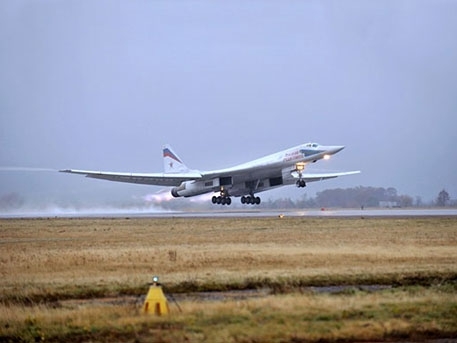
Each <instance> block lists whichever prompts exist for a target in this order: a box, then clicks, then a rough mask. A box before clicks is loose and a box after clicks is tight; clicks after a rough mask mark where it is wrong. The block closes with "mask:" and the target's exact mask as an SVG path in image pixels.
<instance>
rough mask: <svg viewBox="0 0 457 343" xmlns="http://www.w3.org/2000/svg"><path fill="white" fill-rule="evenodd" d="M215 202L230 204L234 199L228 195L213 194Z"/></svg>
mask: <svg viewBox="0 0 457 343" xmlns="http://www.w3.org/2000/svg"><path fill="white" fill-rule="evenodd" d="M211 201H212V202H213V204H218V205H230V204H231V203H232V199H231V198H230V197H228V196H218V197H217V196H213V198H212V199H211Z"/></svg>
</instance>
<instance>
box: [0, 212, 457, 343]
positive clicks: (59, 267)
mask: <svg viewBox="0 0 457 343" xmlns="http://www.w3.org/2000/svg"><path fill="white" fill-rule="evenodd" d="M152 275H159V276H160V277H161V281H162V282H163V283H164V289H165V291H166V292H167V293H174V294H177V293H182V292H197V291H202V290H205V291H216V290H219V291H220V290H233V289H238V290H241V289H247V288H258V289H260V288H262V289H267V292H268V293H269V295H267V296H263V297H255V298H246V299H241V300H240V299H233V300H230V299H226V300H224V301H196V300H195V299H191V298H189V299H188V300H186V298H185V297H184V298H183V299H184V300H180V305H181V307H182V309H183V312H182V313H181V312H179V311H178V310H177V308H176V307H174V306H173V304H170V306H171V309H172V313H171V315H170V316H167V317H160V318H159V317H153V316H152V317H151V316H147V315H142V314H140V313H139V309H140V306H139V305H138V303H137V302H136V301H135V296H140V295H144V294H145V293H146V292H147V288H148V286H147V283H148V282H149V281H150V280H151V277H152ZM0 276H1V278H0V289H1V293H0V341H12V342H16V341H63V340H66V341H78V342H86V341H87V342H95V341H103V342H112V341H124V342H181V341H182V342H184V341H191V342H203V341H205V342H219V341H220V342H264V341H267V342H268V341H273V342H301V341H354V340H357V341H373V340H374V341H381V340H405V339H408V340H423V339H428V338H443V337H444V338H451V337H456V336H457V284H456V283H457V281H456V280H457V218H455V217H424V218H366V219H362V218H309V217H306V218H287V217H285V218H281V219H280V218H217V219H212V218H200V219H195V218H194V219H192V218H130V219H129V218H106V219H91V218H89V219H83V218H79V219H59V218H56V219H3V220H0ZM362 284H363V285H392V286H393V287H392V288H388V289H383V290H382V291H377V292H370V291H362V290H359V289H358V288H357V286H358V285H362ZM329 285H353V286H354V287H353V288H350V289H349V290H348V289H347V288H345V289H344V291H342V292H338V293H336V294H328V293H320V292H314V291H312V290H310V289H309V288H307V287H308V286H329ZM94 298H96V299H98V300H99V301H83V300H85V299H86V300H88V299H94ZM103 299H105V301H102V300H103ZM119 299H129V300H124V301H120V300H119ZM132 299H133V300H132ZM68 300H74V301H68Z"/></svg>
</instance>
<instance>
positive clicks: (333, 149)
mask: <svg viewBox="0 0 457 343" xmlns="http://www.w3.org/2000/svg"><path fill="white" fill-rule="evenodd" d="M343 149H344V145H336V146H331V147H330V149H328V152H327V153H328V154H330V155H333V154H336V153H337V152H340V151H341V150H343Z"/></svg>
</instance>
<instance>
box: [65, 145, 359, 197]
mask: <svg viewBox="0 0 457 343" xmlns="http://www.w3.org/2000/svg"><path fill="white" fill-rule="evenodd" d="M343 149H344V146H323V145H319V144H317V143H306V144H301V145H298V146H296V147H293V148H289V149H286V150H283V151H280V152H277V153H274V154H271V155H268V156H265V157H262V158H259V159H256V160H253V161H250V162H247V163H243V164H240V165H237V166H234V167H231V168H225V169H220V170H212V171H199V170H191V169H189V168H188V167H187V166H186V165H185V164H184V162H183V161H182V159H181V158H180V157H179V156H178V155H177V154H176V153H175V152H174V151H173V149H172V148H171V146H170V145H168V144H167V145H165V146H164V147H163V163H164V172H163V173H119V172H104V171H90V170H76V169H65V170H60V172H63V173H71V174H81V175H85V176H86V177H90V178H94V179H102V180H109V181H118V182H127V183H138V184H146V185H155V186H169V187H172V189H171V194H172V195H173V196H174V197H192V196H196V195H200V194H205V193H216V194H217V193H218V195H214V196H213V197H212V202H213V204H222V205H230V204H231V203H232V199H231V197H241V203H242V204H257V205H258V204H260V201H261V200H260V198H259V197H258V196H255V194H256V193H260V192H263V191H267V190H270V189H273V188H277V187H281V186H286V185H293V184H295V185H296V186H297V187H300V188H302V187H305V186H306V183H307V182H314V181H321V180H326V179H331V178H335V177H338V176H345V175H352V174H358V173H360V171H350V172H341V173H305V172H304V170H305V168H306V166H307V165H308V164H310V163H314V162H317V161H318V160H321V159H328V158H329V157H330V156H331V155H334V154H336V153H337V152H339V151H341V150H343Z"/></svg>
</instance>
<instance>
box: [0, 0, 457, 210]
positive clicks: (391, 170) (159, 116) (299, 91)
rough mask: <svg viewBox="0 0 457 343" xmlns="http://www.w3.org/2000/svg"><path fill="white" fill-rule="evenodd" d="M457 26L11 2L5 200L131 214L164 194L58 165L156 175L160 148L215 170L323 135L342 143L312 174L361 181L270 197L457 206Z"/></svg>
mask: <svg viewBox="0 0 457 343" xmlns="http://www.w3.org/2000/svg"><path fill="white" fill-rule="evenodd" d="M456 32H457V2H455V1H449V0H442V1H441V0H437V1H421V0H417V1H401V0H400V1H363V0H360V1H312V0H311V1H269V0H263V1H255V0H254V1H241V0H240V1H209V0H208V1H206V0H202V1H161V0H159V1H144V0H141V1H140V0H138V1H115V0H109V1H108V0H107V1H89V0H87V1H84V0H82V1H80V0H78V1H73V0H65V1H60V0H46V1H44V0H37V1H23V0H4V1H2V2H0V51H1V53H0V75H1V77H0V167H1V168H0V197H1V196H4V195H8V194H19V195H20V196H21V197H22V198H23V199H25V201H26V202H27V203H33V206H35V208H38V209H39V208H42V206H47V205H48V204H55V203H59V204H71V206H73V207H75V206H76V207H77V206H79V205H74V204H85V205H87V206H92V205H91V204H93V206H100V204H108V205H109V206H118V205H120V204H126V203H127V204H128V203H130V202H137V201H138V199H146V198H147V197H148V196H150V195H151V194H155V193H156V192H159V191H161V188H160V187H149V186H144V185H143V186H140V185H128V184H121V183H114V182H107V181H101V180H90V179H85V178H84V177H81V176H76V175H67V174H61V173H57V172H56V171H55V170H57V169H64V168H73V169H89V170H108V171H124V172H161V171H162V168H163V165H162V156H161V147H162V145H163V144H164V143H169V144H171V145H172V146H173V148H174V149H175V150H176V151H177V152H178V154H179V155H180V157H181V158H182V159H183V160H184V161H185V163H186V164H187V165H188V166H189V167H191V168H195V169H201V170H211V169H219V168H223V167H228V166H231V165H233V164H238V163H241V162H246V161H249V160H251V159H254V158H257V157H261V156H264V155H267V154H269V153H273V152H276V151H279V150H282V149H285V148H288V147H290V146H294V145H298V144H301V143H304V142H309V141H315V142H319V143H321V144H324V145H345V146H346V148H345V149H344V150H343V151H342V152H340V153H338V154H337V155H335V156H333V158H332V159H331V160H329V161H320V162H319V163H316V164H315V165H313V166H312V168H313V169H312V170H313V171H315V170H317V171H348V170H361V171H362V173H361V174H359V175H353V176H347V177H342V178H337V179H332V180H327V181H323V182H320V183H312V184H309V186H308V187H307V188H306V189H305V190H303V189H297V188H295V187H283V188H281V189H280V190H278V191H271V192H266V193H263V194H262V197H263V198H264V199H268V198H269V197H275V196H290V197H300V196H302V195H303V194H309V195H313V194H315V192H319V191H321V190H323V189H327V188H345V187H355V186H358V185H363V186H376V187H395V188H396V189H397V190H398V192H399V193H402V194H408V195H410V196H412V197H416V196H420V197H421V198H422V199H423V200H424V201H429V200H432V199H434V198H435V197H436V195H437V194H438V192H439V191H440V190H441V189H443V188H445V189H446V190H447V191H448V192H449V194H450V196H451V198H456V197H457V173H456V172H455V170H456V169H457V168H456V167H457V154H456V152H455V147H456V146H457V144H456V143H457V135H456V134H455V127H456V123H457V116H456V113H457V65H456V61H457V40H456V39H455V34H456ZM25 168H31V169H25ZM38 169H40V170H38ZM42 169H51V170H45V171H43V170H42ZM40 206H41V207H40Z"/></svg>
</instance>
